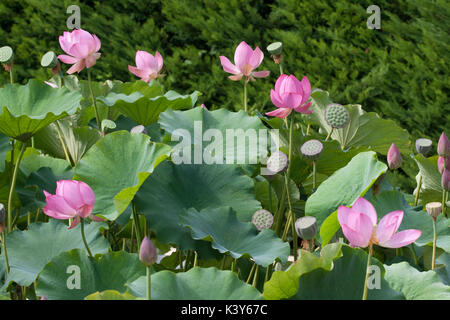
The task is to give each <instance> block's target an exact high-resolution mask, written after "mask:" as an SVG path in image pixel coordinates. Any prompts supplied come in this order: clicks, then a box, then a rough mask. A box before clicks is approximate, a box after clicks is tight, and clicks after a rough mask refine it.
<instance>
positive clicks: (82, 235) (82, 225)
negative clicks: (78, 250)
mask: <svg viewBox="0 0 450 320" xmlns="http://www.w3.org/2000/svg"><path fill="white" fill-rule="evenodd" d="M80 220H81V221H80V222H81V238H82V239H83V242H84V246H85V247H86V250H87V252H88V254H89V257H91V258H93V256H92V252H91V249H89V246H88V243H87V241H86V235H85V234H84V219H83V218H80Z"/></svg>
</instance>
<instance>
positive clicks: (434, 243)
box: [431, 218, 437, 270]
mask: <svg viewBox="0 0 450 320" xmlns="http://www.w3.org/2000/svg"><path fill="white" fill-rule="evenodd" d="M436 240H437V232H436V218H433V255H432V257H431V270H434V266H435V260H436Z"/></svg>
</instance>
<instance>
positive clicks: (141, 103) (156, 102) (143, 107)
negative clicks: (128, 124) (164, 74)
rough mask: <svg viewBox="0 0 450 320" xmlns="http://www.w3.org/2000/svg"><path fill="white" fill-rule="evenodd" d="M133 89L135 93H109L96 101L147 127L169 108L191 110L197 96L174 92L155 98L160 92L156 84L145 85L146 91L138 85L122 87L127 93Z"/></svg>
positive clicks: (196, 94) (196, 93)
mask: <svg viewBox="0 0 450 320" xmlns="http://www.w3.org/2000/svg"><path fill="white" fill-rule="evenodd" d="M138 86H139V87H138ZM133 87H136V88H135V89H136V90H137V91H134V92H132V93H130V94H126V93H115V92H111V93H109V94H108V95H107V96H106V97H99V98H98V100H100V101H102V102H103V103H104V104H106V105H107V106H109V107H113V108H116V109H119V110H120V112H121V113H122V114H124V115H125V116H127V117H129V118H131V119H133V120H134V121H136V123H138V124H142V125H144V126H148V125H149V124H151V123H154V122H156V120H158V117H159V115H160V113H161V112H163V111H166V110H167V109H169V108H171V109H173V110H178V109H186V108H192V107H193V106H194V105H195V102H196V101H197V96H198V92H197V91H196V92H194V93H193V94H191V95H185V96H183V95H180V94H178V93H176V92H175V91H169V92H167V93H166V94H164V95H157V96H155V93H156V92H157V91H159V90H160V87H159V86H158V85H156V84H155V85H147V89H144V88H143V87H142V85H141V84H140V83H137V84H136V85H134V86H127V87H124V91H128V92H129V91H130V90H132V89H133Z"/></svg>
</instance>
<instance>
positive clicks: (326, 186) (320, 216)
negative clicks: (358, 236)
mask: <svg viewBox="0 0 450 320" xmlns="http://www.w3.org/2000/svg"><path fill="white" fill-rule="evenodd" d="M386 170H387V166H386V165H385V164H384V163H382V162H380V161H378V160H377V158H376V153H375V152H373V151H369V152H362V153H359V154H358V155H356V156H354V157H353V159H352V160H351V161H350V162H349V163H348V164H347V165H346V166H345V167H343V168H341V169H339V170H338V171H336V172H335V173H334V174H333V175H332V176H331V177H329V178H328V179H327V180H325V181H324V182H322V183H321V185H320V186H319V188H318V189H317V190H316V192H314V193H313V194H312V195H311V196H310V197H309V198H308V200H307V201H306V207H305V211H306V214H307V215H309V216H314V217H316V219H317V224H318V225H319V226H322V227H321V230H320V237H321V239H322V244H323V245H325V244H327V243H328V242H329V241H330V240H331V238H332V237H333V235H334V234H335V233H336V231H338V230H339V228H340V226H339V222H338V220H337V215H336V210H337V208H338V207H339V206H340V205H344V206H350V205H352V204H353V202H355V200H356V199H357V198H358V197H360V196H363V195H364V194H365V193H366V192H367V190H369V188H370V187H371V186H372V185H373V184H374V182H375V181H376V180H377V179H378V177H379V176H380V175H381V174H383V173H384V172H386ZM336 190H339V192H336ZM327 218H328V219H329V220H328V219H327ZM325 219H327V220H328V221H326V220H325ZM324 221H326V224H325V223H324ZM324 226H325V227H324Z"/></svg>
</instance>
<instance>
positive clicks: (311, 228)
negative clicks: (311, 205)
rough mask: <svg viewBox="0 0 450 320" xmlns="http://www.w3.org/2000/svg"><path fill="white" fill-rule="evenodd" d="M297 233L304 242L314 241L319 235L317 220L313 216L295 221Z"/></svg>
mask: <svg viewBox="0 0 450 320" xmlns="http://www.w3.org/2000/svg"><path fill="white" fill-rule="evenodd" d="M295 231H297V234H298V236H299V237H300V238H302V239H304V240H311V239H314V237H315V236H316V233H317V220H316V218H314V217H312V216H305V217H301V218H299V219H297V221H295Z"/></svg>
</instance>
